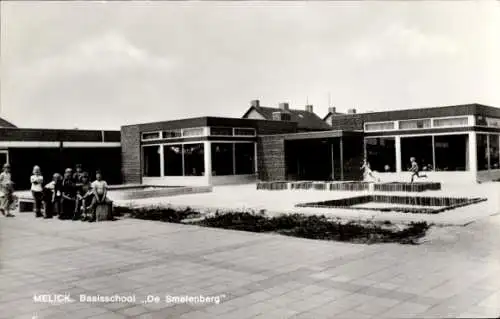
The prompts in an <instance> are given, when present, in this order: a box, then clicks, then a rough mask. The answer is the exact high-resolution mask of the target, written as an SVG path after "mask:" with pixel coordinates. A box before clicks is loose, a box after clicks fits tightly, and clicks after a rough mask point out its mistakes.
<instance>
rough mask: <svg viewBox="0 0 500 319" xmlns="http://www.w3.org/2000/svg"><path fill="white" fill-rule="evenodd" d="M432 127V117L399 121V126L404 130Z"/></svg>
mask: <svg viewBox="0 0 500 319" xmlns="http://www.w3.org/2000/svg"><path fill="white" fill-rule="evenodd" d="M427 127H431V120H430V119H423V120H409V121H399V128H400V129H402V130H405V129H406V130H407V129H418V128H427Z"/></svg>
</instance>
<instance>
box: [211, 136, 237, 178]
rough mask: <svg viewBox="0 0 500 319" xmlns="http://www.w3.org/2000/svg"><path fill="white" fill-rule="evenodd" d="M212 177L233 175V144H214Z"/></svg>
mask: <svg viewBox="0 0 500 319" xmlns="http://www.w3.org/2000/svg"><path fill="white" fill-rule="evenodd" d="M212 175H213V176H220V175H233V144H232V143H212Z"/></svg>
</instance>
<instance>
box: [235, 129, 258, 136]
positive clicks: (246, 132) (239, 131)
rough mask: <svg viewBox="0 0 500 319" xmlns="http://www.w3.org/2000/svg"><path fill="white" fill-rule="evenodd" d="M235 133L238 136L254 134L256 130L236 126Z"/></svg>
mask: <svg viewBox="0 0 500 319" xmlns="http://www.w3.org/2000/svg"><path fill="white" fill-rule="evenodd" d="M234 135H237V136H254V135H255V130H254V129H253V128H235V129H234Z"/></svg>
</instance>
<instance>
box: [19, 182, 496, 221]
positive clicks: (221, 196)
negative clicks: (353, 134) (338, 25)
mask: <svg viewBox="0 0 500 319" xmlns="http://www.w3.org/2000/svg"><path fill="white" fill-rule="evenodd" d="M367 194H370V195H372V194H377V192H369V191H360V192H342V191H317V190H284V191H266V190H257V189H256V185H255V184H246V185H232V186H218V187H214V189H213V192H211V193H203V194H194V195H181V196H173V197H163V198H148V199H141V200H133V201H117V203H118V204H120V205H132V206H135V205H138V206H150V205H153V206H155V205H166V204H168V205H171V206H172V207H175V208H183V207H187V206H189V207H191V208H194V209H196V210H201V211H203V210H207V209H208V210H210V211H216V210H233V211H234V210H237V211H242V210H253V211H259V210H261V209H263V210H266V212H267V213H268V214H269V215H273V214H281V213H283V212H288V213H301V214H324V215H326V216H332V217H337V218H341V219H346V220H353V219H361V220H381V221H385V220H390V221H393V222H398V223H400V222H411V221H427V222H429V223H434V224H439V225H460V226H462V225H466V224H468V223H471V222H474V221H477V220H480V219H482V218H487V217H488V216H491V215H494V214H498V213H499V212H500V183H484V184H478V185H466V186H464V185H460V184H458V185H454V184H444V185H443V186H442V190H440V191H426V192H421V193H404V192H401V193H400V192H385V193H380V194H385V195H396V196H398V195H399V196H401V195H402V196H408V195H410V196H431V197H467V198H471V197H481V198H487V199H488V200H487V201H485V202H481V203H478V204H474V205H470V206H465V207H460V208H457V209H453V210H449V211H445V212H442V213H440V214H405V213H398V212H376V211H368V210H352V209H331V208H300V207H295V205H296V204H299V203H307V202H316V201H325V200H332V199H340V198H347V197H355V196H360V195H367ZM28 196H30V195H28ZM112 196H113V194H110V197H112Z"/></svg>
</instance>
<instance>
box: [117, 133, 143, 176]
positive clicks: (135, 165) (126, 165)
mask: <svg viewBox="0 0 500 319" xmlns="http://www.w3.org/2000/svg"><path fill="white" fill-rule="evenodd" d="M121 145H122V148H121V156H122V175H123V182H124V183H125V184H140V183H141V182H142V168H141V156H142V151H141V132H140V128H139V126H138V125H133V126H124V127H122V132H121Z"/></svg>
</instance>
